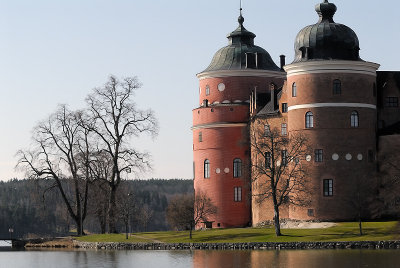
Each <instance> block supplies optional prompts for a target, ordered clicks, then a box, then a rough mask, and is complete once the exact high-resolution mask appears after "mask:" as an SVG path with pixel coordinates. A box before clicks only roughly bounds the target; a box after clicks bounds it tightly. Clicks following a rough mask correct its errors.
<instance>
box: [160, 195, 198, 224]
mask: <svg viewBox="0 0 400 268" xmlns="http://www.w3.org/2000/svg"><path fill="white" fill-rule="evenodd" d="M193 205H194V198H193V195H176V196H174V197H173V198H172V199H171V200H170V201H169V203H168V207H167V213H166V217H167V221H168V223H169V225H170V226H171V227H172V228H174V229H175V230H189V229H190V228H193V227H192V225H193V223H192V222H193V218H194V213H193V209H194V207H193Z"/></svg>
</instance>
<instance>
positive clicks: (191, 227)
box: [189, 224, 193, 240]
mask: <svg viewBox="0 0 400 268" xmlns="http://www.w3.org/2000/svg"><path fill="white" fill-rule="evenodd" d="M192 230H193V226H192V224H190V228H189V239H190V240H192Z"/></svg>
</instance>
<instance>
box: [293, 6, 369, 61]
mask: <svg viewBox="0 0 400 268" xmlns="http://www.w3.org/2000/svg"><path fill="white" fill-rule="evenodd" d="M336 10H337V9H336V6H335V4H333V3H329V2H328V1H327V0H325V1H324V2H323V3H320V4H318V5H316V6H315V11H316V12H317V13H318V15H319V21H318V22H317V23H316V24H313V25H309V26H307V27H305V28H303V29H302V30H301V31H300V32H299V33H298V34H297V37H296V41H295V44H294V49H295V58H294V62H300V61H308V60H352V61H361V59H360V56H359V50H360V47H359V42H358V37H357V35H356V33H355V32H354V31H353V30H352V29H350V28H349V27H347V26H346V25H343V24H339V23H335V22H334V21H333V15H334V14H335V12H336Z"/></svg>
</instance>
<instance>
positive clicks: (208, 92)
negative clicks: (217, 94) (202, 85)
mask: <svg viewBox="0 0 400 268" xmlns="http://www.w3.org/2000/svg"><path fill="white" fill-rule="evenodd" d="M208 95H210V87H209V86H208V85H207V86H206V96H208Z"/></svg>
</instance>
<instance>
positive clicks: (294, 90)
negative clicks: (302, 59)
mask: <svg viewBox="0 0 400 268" xmlns="http://www.w3.org/2000/svg"><path fill="white" fill-rule="evenodd" d="M296 96H297V86H296V83H293V84H292V97H296Z"/></svg>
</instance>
